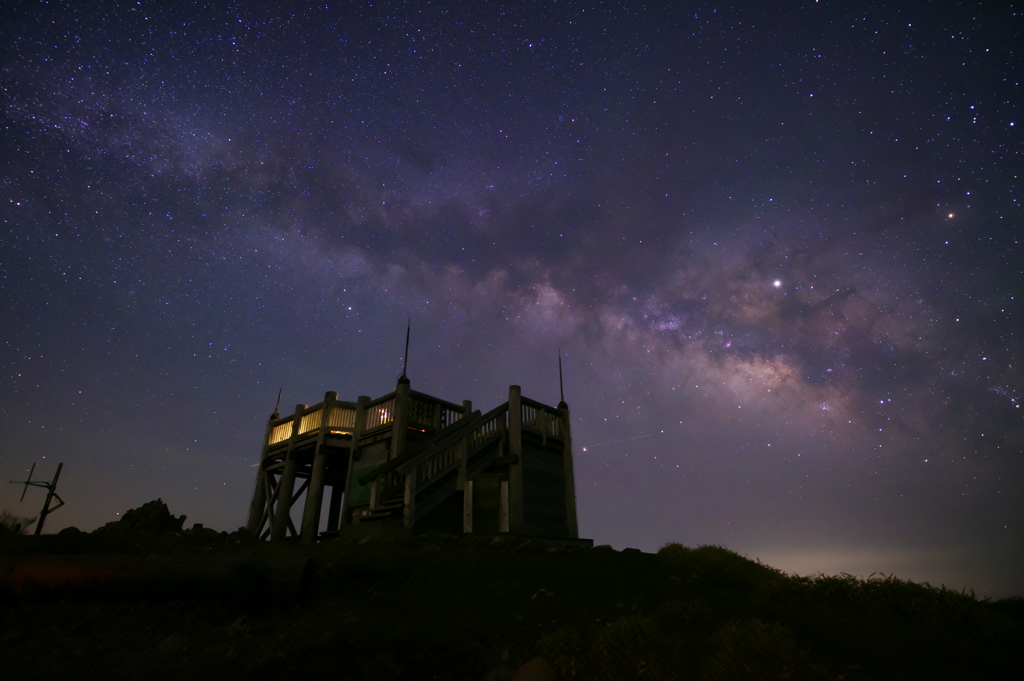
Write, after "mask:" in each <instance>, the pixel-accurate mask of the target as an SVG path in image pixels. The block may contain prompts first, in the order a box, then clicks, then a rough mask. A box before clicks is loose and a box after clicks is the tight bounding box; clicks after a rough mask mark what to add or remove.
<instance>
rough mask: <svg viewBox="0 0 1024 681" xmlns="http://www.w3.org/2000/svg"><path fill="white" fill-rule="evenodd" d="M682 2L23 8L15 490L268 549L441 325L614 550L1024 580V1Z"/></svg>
mask: <svg viewBox="0 0 1024 681" xmlns="http://www.w3.org/2000/svg"><path fill="white" fill-rule="evenodd" d="M666 4H671V5H672V7H669V8H664V9H657V8H651V7H648V6H644V5H640V4H631V3H606V4H600V3H598V4H576V3H535V4H534V3H518V4H517V5H516V6H515V7H507V8H502V7H499V6H486V7H485V6H481V5H479V4H476V3H474V4H469V5H467V6H459V5H457V4H454V3H447V4H446V3H440V4H427V3H419V4H415V3H414V4H412V5H408V4H398V3H390V4H389V3H377V2H374V3H347V4H339V5H336V6H335V5H328V6H327V7H321V8H312V9H311V8H308V7H306V6H302V5H294V6H289V7H288V8H287V9H283V8H278V7H275V6H271V5H267V6H266V7H248V6H245V5H236V4H232V3H213V4H202V5H190V4H187V3H175V4H173V5H167V4H165V3H151V2H141V3H120V4H119V3H88V4H87V5H80V4H77V3H74V4H65V5H60V4H51V5H39V4H37V3H12V5H10V6H9V7H8V9H7V11H6V12H5V18H4V21H3V22H2V24H3V26H2V28H0V39H2V40H0V44H2V45H3V47H2V50H3V52H2V54H3V57H2V70H0V85H2V88H3V94H2V100H0V101H2V113H0V115H2V117H3V118H2V124H3V125H2V133H0V145H2V146H0V163H2V167H3V185H2V197H0V199H2V206H3V208H2V216H0V217H2V219H3V230H2V232H0V273H2V277H3V278H2V280H0V306H2V307H0V315H2V320H3V343H2V345H0V363H2V366H3V374H2V378H0V381H2V383H0V415H2V422H3V424H4V428H3V435H2V436H0V443H2V449H0V473H2V474H3V475H4V476H6V477H5V480H13V479H23V476H24V475H25V472H26V471H27V469H28V467H29V466H30V465H31V463H33V462H35V463H37V464H39V466H38V469H39V470H40V471H41V474H42V475H44V476H46V475H49V474H51V473H52V470H53V468H55V465H56V462H57V461H63V462H65V467H64V473H63V476H62V486H63V487H62V490H63V492H62V495H63V496H64V498H65V499H66V500H67V501H68V505H67V506H66V507H65V508H64V509H61V510H60V511H59V512H58V513H56V514H54V515H53V516H52V517H51V519H50V521H49V523H50V524H49V525H48V528H49V530H50V531H56V530H59V529H60V528H61V527H65V526H68V525H77V526H79V527H82V528H83V529H91V528H93V527H96V526H98V525H100V524H102V523H104V522H107V521H109V520H113V519H116V517H117V515H116V514H117V513H118V512H123V511H124V510H126V509H127V508H131V507H133V506H137V505H139V504H140V503H142V502H145V501H147V500H149V499H152V498H156V497H161V498H163V499H164V500H165V501H167V502H168V503H169V505H170V506H171V510H172V511H173V512H176V513H187V514H188V515H189V518H190V522H192V521H198V522H203V523H205V524H206V525H208V526H214V527H218V528H221V529H234V528H235V527H237V526H238V525H240V524H241V523H242V521H243V519H244V514H245V511H246V509H247V506H248V499H249V495H250V492H251V488H252V484H253V480H254V474H253V472H252V471H253V468H252V465H253V464H254V463H255V462H256V460H257V458H258V455H259V447H260V437H261V435H262V432H263V426H264V424H265V419H266V418H267V415H268V414H269V413H270V411H271V410H272V408H273V403H274V399H275V398H276V395H277V390H278V388H283V394H284V402H285V404H286V409H290V405H291V404H294V403H296V402H299V403H309V404H312V403H315V402H318V401H320V400H321V399H322V395H323V393H324V391H326V390H336V391H338V393H339V394H340V395H341V396H342V398H343V399H354V398H355V396H357V395H360V394H367V395H372V396H377V395H381V394H384V393H386V392H389V391H390V390H391V389H392V388H393V385H394V380H395V378H396V376H397V375H398V373H399V371H400V369H401V365H402V353H403V347H402V343H403V340H404V330H405V323H406V319H407V318H408V317H411V319H412V329H413V334H412V338H413V343H412V350H411V352H410V358H409V367H410V368H409V374H410V378H411V379H412V382H413V388H414V389H418V390H422V391H424V392H428V393H431V394H436V395H438V396H440V397H444V398H447V399H450V400H456V401H457V400H462V399H472V400H473V401H474V405H476V406H479V407H480V408H484V409H488V408H490V407H492V406H495V405H497V404H498V403H499V402H501V401H503V400H504V399H505V397H504V396H505V395H506V394H507V387H508V385H510V384H512V383H516V384H520V385H522V386H523V392H524V394H525V395H528V396H530V397H533V398H535V399H539V400H541V401H544V402H548V403H555V402H557V401H558V374H557V356H558V352H559V349H560V350H561V352H562V354H563V358H564V363H565V367H566V385H565V397H566V400H567V401H568V402H569V404H570V406H571V408H572V410H573V415H574V423H573V428H574V439H575V442H576V451H575V455H576V473H577V490H578V496H579V513H580V529H581V533H582V534H583V535H584V536H588V537H593V538H594V539H595V541H596V542H597V543H611V544H613V545H615V546H617V547H619V548H622V547H625V546H636V547H639V548H642V549H644V550H654V549H656V548H658V547H659V546H660V545H661V544H663V543H665V542H667V541H682V542H684V543H687V544H701V543H714V544H721V545H725V546H728V547H730V548H732V549H734V550H736V551H739V552H741V553H745V554H749V555H751V556H752V557H760V558H761V559H762V560H765V561H767V562H770V563H772V564H774V565H777V566H778V567H781V568H784V569H786V570H790V571H796V572H800V573H802V574H806V573H813V572H817V571H819V570H821V571H826V572H840V571H845V572H853V573H857V574H864V575H866V574H869V573H871V572H875V571H878V572H885V573H890V572H896V573H897V575H899V576H902V577H906V578H911V579H916V580H929V581H931V582H933V583H945V584H947V585H949V586H953V587H955V588H962V587H971V588H975V589H976V590H977V591H978V592H979V593H985V594H992V595H1009V594H1011V593H1020V592H1022V591H1024V579H1022V578H1021V576H1020V575H1022V574H1024V526H1022V525H1021V522H1020V519H1021V517H1022V510H1024V509H1022V507H1021V501H1020V498H1021V497H1020V494H1021V491H1022V483H1024V470H1022V465H1021V463H1022V462H1021V450H1022V447H1024V422H1022V415H1021V409H1020V408H1019V405H1020V401H1021V398H1022V393H1021V391H1022V378H1024V372H1022V370H1021V367H1022V363H1024V353H1022V346H1021V341H1020V331H1021V327H1020V326H1019V324H1020V303H1019V301H1017V300H1016V298H1017V297H1020V295H1022V292H1024V281H1022V270H1024V267H1022V262H1024V251H1022V249H1021V246H1020V244H1019V243H1018V234H1019V233H1020V230H1021V226H1022V214H1021V207H1020V198H1019V197H1020V188H1019V187H1020V180H1019V178H1018V177H1017V175H1018V174H1019V173H1020V171H1021V167H1022V156H1021V153H1022V148H1024V145H1022V142H1021V135H1020V131H1021V129H1022V128H1024V116H1021V110H1020V99H1021V98H1020V94H1021V93H1020V83H1019V74H1020V72H1021V68H1020V67H1021V59H1020V48H1019V45H1020V44H1024V35H1022V31H1021V21H1022V18H1021V14H1020V11H1019V10H1018V9H1015V8H1013V7H1011V6H999V7H996V3H993V4H992V5H991V6H989V5H988V4H987V3H986V4H983V5H980V6H967V5H959V4H955V3H952V4H951V3H946V4H944V6H943V8H942V11H939V10H938V9H937V8H936V6H935V5H927V6H925V5H921V6H920V7H918V8H916V9H900V8H893V7H888V6H864V7H862V8H860V9H851V8H849V7H847V6H846V5H845V3H840V4H836V5H835V6H833V5H830V4H828V3H817V2H806V3H796V4H794V3H779V6H778V7H772V6H768V4H767V3H740V4H738V5H732V6H723V7H717V6H715V5H712V4H700V3H685V4H681V5H679V6H676V5H675V4H674V3H666ZM43 457H45V458H43ZM17 493H20V492H16V488H15V487H14V486H12V485H8V489H7V490H5V491H3V493H2V496H0V499H2V501H3V507H4V508H5V509H7V510H10V511H12V512H15V513H19V514H21V515H34V514H35V512H36V510H37V509H36V506H37V505H38V504H39V503H40V500H36V499H34V498H31V494H30V495H28V497H29V498H27V499H26V501H25V502H24V503H19V502H18V501H17V496H16V495H17Z"/></svg>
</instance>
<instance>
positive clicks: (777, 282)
mask: <svg viewBox="0 0 1024 681" xmlns="http://www.w3.org/2000/svg"><path fill="white" fill-rule="evenodd" d="M780 286H782V282H781V281H779V280H778V279H776V280H775V288H779V287H780Z"/></svg>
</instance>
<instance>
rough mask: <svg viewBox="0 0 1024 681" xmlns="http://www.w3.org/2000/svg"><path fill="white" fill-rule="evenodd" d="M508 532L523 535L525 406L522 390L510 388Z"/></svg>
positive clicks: (514, 386) (512, 386) (513, 386)
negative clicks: (510, 461)
mask: <svg viewBox="0 0 1024 681" xmlns="http://www.w3.org/2000/svg"><path fill="white" fill-rule="evenodd" d="M508 454H509V456H511V457H513V462H512V463H511V464H510V465H509V467H508V527H509V529H508V531H509V532H511V533H512V534H523V532H524V528H523V406H522V389H521V388H520V387H519V386H518V385H510V386H509V387H508Z"/></svg>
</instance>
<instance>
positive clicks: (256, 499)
mask: <svg viewBox="0 0 1024 681" xmlns="http://www.w3.org/2000/svg"><path fill="white" fill-rule="evenodd" d="M276 422H277V419H275V418H274V416H271V417H270V418H269V419H267V430H266V432H265V433H264V434H263V448H262V449H261V450H260V461H259V464H258V467H257V469H256V487H255V489H253V491H252V501H251V502H250V504H249V517H248V518H247V519H246V522H245V527H246V529H248V530H249V531H250V532H253V533H255V532H256V531H257V530H258V529H259V526H260V520H261V519H262V518H263V512H264V510H265V509H266V505H267V501H268V499H267V484H266V482H265V478H266V477H267V472H266V471H265V470H263V460H264V459H265V458H267V450H268V449H269V448H270V444H269V443H270V434H271V432H273V430H274V424H275V423H276Z"/></svg>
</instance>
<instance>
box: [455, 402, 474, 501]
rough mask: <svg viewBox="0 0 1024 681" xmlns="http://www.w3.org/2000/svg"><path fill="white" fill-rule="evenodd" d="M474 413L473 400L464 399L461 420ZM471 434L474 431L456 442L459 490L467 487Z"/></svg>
mask: <svg viewBox="0 0 1024 681" xmlns="http://www.w3.org/2000/svg"><path fill="white" fill-rule="evenodd" d="M472 413H473V402H471V401H470V400H462V415H461V416H459V420H460V421H461V420H462V419H468V418H469V417H470V415H471V414H472ZM470 435H472V433H466V434H465V436H463V437H462V439H460V440H459V441H458V442H457V443H456V444H455V451H456V456H458V457H459V477H458V480H457V481H456V486H455V489H458V490H464V489H465V488H466V482H467V481H468V477H467V474H468V470H467V466H468V465H469V462H468V461H467V460H466V454H468V453H469V436H470Z"/></svg>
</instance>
